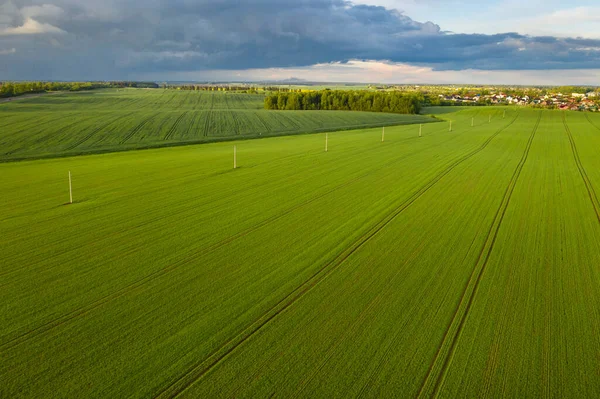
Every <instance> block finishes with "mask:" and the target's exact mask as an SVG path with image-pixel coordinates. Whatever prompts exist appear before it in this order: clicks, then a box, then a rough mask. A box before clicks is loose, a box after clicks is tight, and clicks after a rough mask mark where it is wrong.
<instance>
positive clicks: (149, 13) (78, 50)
mask: <svg viewBox="0 0 600 399" xmlns="http://www.w3.org/2000/svg"><path fill="white" fill-rule="evenodd" d="M289 78H298V79H305V80H309V81H326V82H364V83H415V84H416V83H420V84H426V83H433V84H446V83H457V84H523V85H528V84H530V85H534V84H535V85H566V84H578V85H600V4H598V3H597V2H595V3H594V2H592V1H589V0H575V1H571V2H565V1H556V0H545V1H540V0H488V1H485V0H480V1H474V0H465V1H457V0H355V1H352V2H351V1H346V0H247V1H244V0H102V1H98V0H0V80H154V81H264V80H284V79H289Z"/></svg>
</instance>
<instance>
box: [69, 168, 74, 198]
mask: <svg viewBox="0 0 600 399" xmlns="http://www.w3.org/2000/svg"><path fill="white" fill-rule="evenodd" d="M69 203H70V204H72V203H73V185H72V184H71V171H69Z"/></svg>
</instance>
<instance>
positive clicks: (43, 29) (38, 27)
mask: <svg viewBox="0 0 600 399" xmlns="http://www.w3.org/2000/svg"><path fill="white" fill-rule="evenodd" d="M40 33H54V34H64V33H66V32H65V31H64V30H62V29H60V28H57V27H56V26H53V25H50V24H46V23H41V22H38V21H36V20H35V19H33V18H27V19H26V20H25V23H23V25H21V26H17V27H16V28H4V29H2V30H0V36H18V35H35V34H40Z"/></svg>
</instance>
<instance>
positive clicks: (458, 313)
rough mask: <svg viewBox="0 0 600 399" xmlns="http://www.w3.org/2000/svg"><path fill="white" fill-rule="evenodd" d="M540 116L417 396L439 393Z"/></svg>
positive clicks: (434, 395)
mask: <svg viewBox="0 0 600 399" xmlns="http://www.w3.org/2000/svg"><path fill="white" fill-rule="evenodd" d="M541 119H542V113H541V112H540V113H539V116H538V119H537V121H536V123H535V126H534V128H533V131H532V132H531V135H530V136H529V140H528V141H527V145H526V146H525V152H524V153H523V156H522V157H521V160H520V161H519V163H518V164H517V167H516V168H515V171H514V172H513V175H512V177H511V180H510V182H509V184H508V186H507V188H506V190H505V192H504V195H503V197H502V201H501V202H500V206H499V207H498V209H497V210H496V214H495V216H494V220H493V222H492V225H491V226H490V229H489V231H488V234H487V237H486V240H485V242H484V244H483V246H482V248H481V250H480V252H479V256H478V258H477V262H476V263H475V267H474V269H473V272H472V273H471V276H470V277H469V280H468V281H467V284H466V286H465V289H464V291H463V294H462V295H461V297H460V301H459V304H458V307H457V308H456V310H455V311H454V315H453V317H452V321H451V322H450V325H449V326H448V327H447V328H446V332H445V334H444V338H443V339H442V342H441V344H440V346H439V347H438V350H437V352H436V355H435V358H434V360H433V362H432V363H431V365H430V367H429V371H428V373H427V375H426V377H425V379H424V381H423V384H422V385H421V389H420V390H419V394H418V397H419V398H424V397H436V396H437V395H438V393H439V389H440V387H441V384H442V382H443V380H444V378H445V376H446V372H447V371H448V367H449V365H450V362H451V360H452V357H453V355H454V351H455V349H456V344H457V343H458V339H459V337H460V334H461V333H462V330H463V327H464V324H465V321H466V319H467V316H468V314H469V310H470V309H471V306H472V304H473V300H474V298H475V295H476V293H477V288H478V287H479V282H480V281H481V277H482V276H483V273H484V271H485V268H486V266H487V264H488V261H489V259H490V255H491V253H492V250H493V248H494V245H495V243H496V238H497V237H498V231H499V230H500V226H501V225H502V221H503V220H504V215H505V214H506V210H507V208H508V205H509V203H510V199H511V197H512V194H513V191H514V189H515V186H516V184H517V181H518V180H519V176H520V175H521V171H522V170H523V167H524V165H525V163H526V162H527V157H528V156H529V150H530V149H531V144H532V143H533V139H534V138H535V134H536V132H537V130H538V128H539V125H540V122H541Z"/></svg>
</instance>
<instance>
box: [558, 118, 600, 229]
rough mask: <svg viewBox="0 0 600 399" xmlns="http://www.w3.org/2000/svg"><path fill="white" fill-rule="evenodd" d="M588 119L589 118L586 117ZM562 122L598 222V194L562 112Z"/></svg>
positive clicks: (599, 220) (599, 219)
mask: <svg viewBox="0 0 600 399" xmlns="http://www.w3.org/2000/svg"><path fill="white" fill-rule="evenodd" d="M586 118H587V115H586ZM588 121H589V119H588ZM562 122H563V125H564V126H565V131H566V132H567V137H568V138H569V143H570V144H571V150H572V152H573V158H574V159H575V164H576V165H577V169H578V170H579V174H580V175H581V178H582V179H583V183H584V184H585V188H586V190H587V193H588V197H589V198H590V201H591V202H592V205H593V207H594V211H595V212H596V218H597V219H598V222H600V206H599V205H598V204H599V202H598V195H596V190H594V186H593V185H592V182H591V181H590V178H589V177H588V174H587V172H586V171H585V167H584V166H583V163H582V162H581V159H580V158H579V151H577V146H576V145H575V140H574V139H573V134H572V133H571V129H570V128H569V125H568V124H567V117H566V115H565V114H564V113H563V114H562ZM590 123H591V122H590ZM592 125H594V124H593V123H592ZM594 126H595V125H594Z"/></svg>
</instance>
